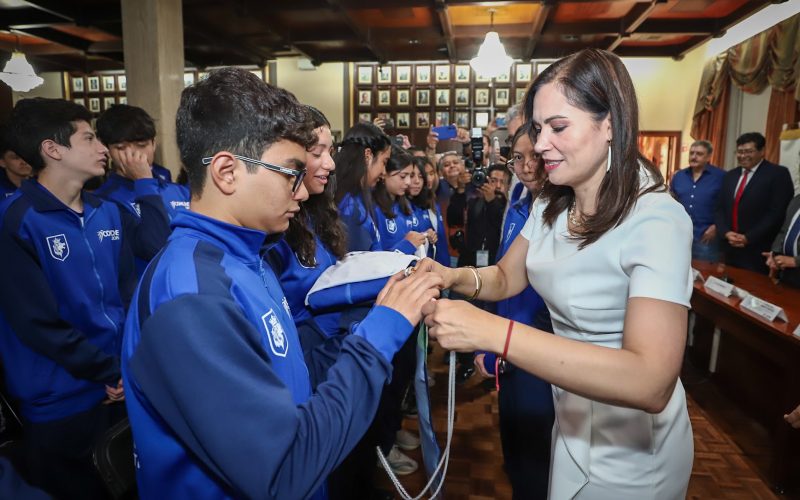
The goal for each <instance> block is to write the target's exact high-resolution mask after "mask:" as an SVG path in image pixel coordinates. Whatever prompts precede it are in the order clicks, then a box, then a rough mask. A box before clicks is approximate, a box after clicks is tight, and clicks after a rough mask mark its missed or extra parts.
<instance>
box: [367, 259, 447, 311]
mask: <svg viewBox="0 0 800 500" xmlns="http://www.w3.org/2000/svg"><path fill="white" fill-rule="evenodd" d="M413 269H416V268H413ZM442 288H443V287H442V277H441V276H439V275H438V274H435V273H420V272H416V271H415V272H412V273H411V274H409V275H408V276H406V275H405V273H403V272H399V273H397V274H395V275H394V276H392V277H391V278H389V281H388V282H387V283H386V286H384V287H383V290H381V291H380V293H379V294H378V300H376V301H375V304H377V305H379V306H386V307H388V308H390V309H394V310H395V311H397V312H398V313H400V314H402V315H403V316H404V317H405V318H406V319H407V320H408V322H409V323H411V324H412V325H416V324H417V323H419V322H420V321H421V320H422V307H423V306H424V305H425V304H427V303H429V302H430V301H431V300H433V299H435V298H437V297H439V291H440V290H441V289H442Z"/></svg>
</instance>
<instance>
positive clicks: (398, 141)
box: [392, 134, 403, 148]
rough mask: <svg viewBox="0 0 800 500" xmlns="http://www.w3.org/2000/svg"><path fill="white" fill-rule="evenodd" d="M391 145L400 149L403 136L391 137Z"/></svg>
mask: <svg viewBox="0 0 800 500" xmlns="http://www.w3.org/2000/svg"><path fill="white" fill-rule="evenodd" d="M392 144H394V145H395V146H397V147H400V148H402V147H403V136H402V135H400V134H397V135H395V136H392Z"/></svg>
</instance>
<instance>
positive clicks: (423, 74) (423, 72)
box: [416, 64, 431, 83]
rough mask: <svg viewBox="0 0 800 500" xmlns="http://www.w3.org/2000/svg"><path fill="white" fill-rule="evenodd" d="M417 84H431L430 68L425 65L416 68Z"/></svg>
mask: <svg viewBox="0 0 800 500" xmlns="http://www.w3.org/2000/svg"><path fill="white" fill-rule="evenodd" d="M416 68H417V80H416V81H417V83H431V67H430V66H428V65H427V64H426V65H424V66H417V67H416Z"/></svg>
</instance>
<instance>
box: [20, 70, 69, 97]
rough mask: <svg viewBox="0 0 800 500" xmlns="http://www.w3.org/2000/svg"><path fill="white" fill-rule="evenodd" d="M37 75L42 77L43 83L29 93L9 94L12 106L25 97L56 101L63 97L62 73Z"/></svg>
mask: <svg viewBox="0 0 800 500" xmlns="http://www.w3.org/2000/svg"><path fill="white" fill-rule="evenodd" d="M37 74H38V75H39V76H41V77H42V79H43V80H44V83H43V84H42V85H40V86H38V87H36V88H35V89H33V90H31V91H30V92H11V99H12V100H13V101H14V104H16V103H17V101H19V100H20V99H25V98H26V97H50V98H56V99H60V98H62V97H64V80H63V77H62V73H57V72H48V73H37Z"/></svg>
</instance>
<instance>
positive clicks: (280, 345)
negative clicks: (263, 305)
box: [261, 309, 289, 358]
mask: <svg viewBox="0 0 800 500" xmlns="http://www.w3.org/2000/svg"><path fill="white" fill-rule="evenodd" d="M261 322H262V323H264V328H265V329H266V331H267V338H268V339H269V347H270V349H272V353H273V354H275V355H276V356H280V357H282V358H285V357H286V353H287V352H288V351H289V343H288V341H287V339H286V332H285V331H284V330H283V325H281V322H280V320H279V319H278V316H277V315H276V314H275V312H274V311H273V310H272V309H270V310H269V311H267V312H266V313H265V314H264V315H263V316H261Z"/></svg>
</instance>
